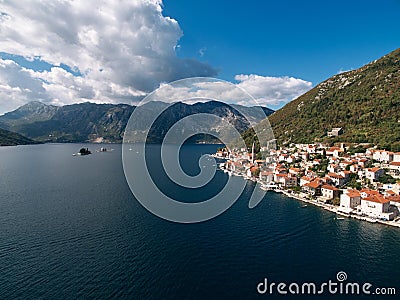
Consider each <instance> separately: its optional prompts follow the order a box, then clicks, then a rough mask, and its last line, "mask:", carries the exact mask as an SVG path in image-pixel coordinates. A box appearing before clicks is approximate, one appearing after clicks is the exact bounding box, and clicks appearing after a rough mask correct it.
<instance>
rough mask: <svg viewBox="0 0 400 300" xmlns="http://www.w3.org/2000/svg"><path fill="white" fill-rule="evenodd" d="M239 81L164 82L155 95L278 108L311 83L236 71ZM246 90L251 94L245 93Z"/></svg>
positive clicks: (167, 99)
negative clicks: (234, 82) (172, 84)
mask: <svg viewBox="0 0 400 300" xmlns="http://www.w3.org/2000/svg"><path fill="white" fill-rule="evenodd" d="M235 79H236V80H237V81H238V83H236V84H227V83H226V82H221V81H205V82H204V81H203V82H196V83H194V84H193V86H188V87H186V86H182V85H174V86H171V85H164V86H163V89H162V90H160V91H159V92H157V94H156V95H155V96H154V98H156V99H155V100H160V101H166V102H169V101H171V100H172V101H185V102H192V103H193V102H197V101H201V100H203V101H206V100H217V101H223V102H226V103H235V104H241V105H246V106H254V105H263V106H267V107H270V108H273V109H275V108H277V107H280V106H282V105H283V104H286V103H287V102H289V101H291V100H293V99H294V98H296V97H298V96H300V95H302V94H304V93H305V92H307V91H308V90H310V89H311V88H312V83H311V82H308V81H305V80H302V79H298V78H293V77H264V76H259V75H236V76H235ZM242 90H244V91H245V92H247V93H248V94H250V96H252V97H253V98H254V100H250V101H249V99H251V98H250V97H247V96H245V95H246V94H245V93H243V92H242Z"/></svg>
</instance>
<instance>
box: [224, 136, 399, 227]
mask: <svg viewBox="0 0 400 300" xmlns="http://www.w3.org/2000/svg"><path fill="white" fill-rule="evenodd" d="M352 153H353V154H349V153H348V152H347V150H346V147H345V145H344V144H341V145H340V146H332V147H331V146H325V145H321V144H296V145H290V146H289V147H286V148H280V149H277V150H270V153H269V155H267V158H266V159H262V160H261V159H259V160H254V159H253V156H252V155H250V154H249V153H248V151H246V149H240V150H236V149H233V150H231V151H227V150H220V151H219V152H218V153H217V154H216V156H217V157H223V158H224V159H226V162H225V163H223V164H222V165H223V168H224V169H225V170H226V171H228V172H232V173H233V174H234V175H240V176H244V177H246V178H248V179H252V180H254V181H259V182H260V183H261V184H266V185H268V186H269V187H276V188H280V189H283V190H292V191H293V192H297V193H303V194H305V195H308V197H309V199H314V200H315V201H318V202H320V203H336V205H338V210H340V211H341V212H343V213H347V214H357V215H361V216H364V215H365V216H369V217H371V218H378V219H384V220H392V219H393V218H395V217H396V216H397V214H398V211H399V209H400V196H399V193H400V184H394V183H395V180H396V179H393V177H391V175H392V176H395V178H398V179H400V153H393V152H390V151H386V150H378V149H375V148H371V149H367V150H366V151H365V150H364V151H357V152H356V153H355V152H354V151H353V152H352ZM396 176H397V177H396ZM381 178H384V179H385V180H386V181H381ZM388 178H389V179H390V181H387V180H388ZM385 182H386V183H385ZM387 182H391V184H388V183H387Z"/></svg>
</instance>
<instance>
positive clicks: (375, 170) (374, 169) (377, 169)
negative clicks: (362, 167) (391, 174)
mask: <svg viewBox="0 0 400 300" xmlns="http://www.w3.org/2000/svg"><path fill="white" fill-rule="evenodd" d="M379 170H380V168H377V167H375V168H370V169H368V171H370V172H373V173H375V172H377V171H379Z"/></svg>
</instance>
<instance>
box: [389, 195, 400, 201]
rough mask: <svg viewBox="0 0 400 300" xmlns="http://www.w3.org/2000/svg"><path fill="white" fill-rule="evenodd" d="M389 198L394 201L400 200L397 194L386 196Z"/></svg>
mask: <svg viewBox="0 0 400 300" xmlns="http://www.w3.org/2000/svg"><path fill="white" fill-rule="evenodd" d="M386 199H387V200H389V201H393V202H400V196H398V195H395V196H388V197H386Z"/></svg>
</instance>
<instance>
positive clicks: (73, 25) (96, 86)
mask: <svg viewBox="0 0 400 300" xmlns="http://www.w3.org/2000/svg"><path fill="white" fill-rule="evenodd" d="M181 36H182V30H181V29H180V27H179V24H178V22H177V21H176V20H174V19H172V18H169V17H167V16H163V14H162V3H161V1H160V0H133V1H132V0H130V1H119V0H109V1H96V0H85V1H63V0H43V1H30V2H29V3H27V2H24V1H2V2H0V52H5V53H10V54H14V55H21V56H23V57H25V58H26V59H30V60H33V59H34V58H40V59H41V60H43V61H45V62H48V63H50V64H52V65H53V66H55V67H54V68H52V69H51V70H50V71H46V72H42V73H41V74H39V72H30V73H29V72H28V71H27V70H26V69H23V68H21V69H20V72H22V73H24V74H25V75H27V74H28V75H29V74H30V75H31V78H25V80H26V81H27V82H30V83H29V84H33V83H35V84H38V83H40V82H43V84H42V88H43V89H44V90H45V93H47V96H44V95H42V98H39V99H32V100H40V99H42V100H47V101H50V100H51V99H52V100H51V101H53V102H57V101H58V102H60V103H64V104H67V103H71V102H79V101H83V100H84V99H90V100H93V101H108V102H114V101H117V102H118V101H121V100H123V99H125V101H126V99H127V98H130V97H131V98H132V99H135V98H136V97H138V96H143V95H145V94H147V93H148V92H150V91H152V90H153V89H155V88H157V87H158V86H159V84H160V83H161V82H169V81H172V80H176V79H180V78H185V77H190V76H215V75H216V74H217V71H216V70H215V69H214V68H213V67H211V66H210V65H208V64H206V63H202V62H199V61H197V60H193V59H182V58H178V57H177V56H176V49H177V47H178V41H179V39H180V38H181ZM3 63H4V61H3ZM61 65H67V66H69V67H70V68H71V69H73V70H75V71H79V72H80V73H81V74H82V76H81V77H77V76H70V75H69V74H68V72H65V70H64V71H63V69H62V68H58V67H59V66H61ZM10 80H11V79H10ZM4 89H5V88H4ZM70 89H71V90H70ZM42 92H43V91H42ZM30 96H34V95H30ZM10 97H11V94H10ZM24 97H25V98H26V97H27V95H25V96H24ZM24 97H22V95H21V99H23V98H24ZM53 97H56V98H54V99H53ZM73 97H76V98H73ZM10 99H11V98H10ZM21 99H19V100H17V99H14V100H15V101H19V102H21V101H23V100H21Z"/></svg>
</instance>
